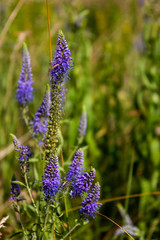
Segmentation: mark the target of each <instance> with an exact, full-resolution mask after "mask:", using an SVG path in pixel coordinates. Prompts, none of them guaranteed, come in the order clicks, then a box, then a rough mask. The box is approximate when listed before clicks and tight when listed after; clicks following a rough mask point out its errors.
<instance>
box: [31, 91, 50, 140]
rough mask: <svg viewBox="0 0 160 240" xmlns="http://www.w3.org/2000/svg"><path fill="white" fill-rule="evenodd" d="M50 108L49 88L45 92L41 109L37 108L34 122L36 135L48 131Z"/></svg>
mask: <svg viewBox="0 0 160 240" xmlns="http://www.w3.org/2000/svg"><path fill="white" fill-rule="evenodd" d="M49 108H50V91H49V89H47V91H46V92H45V95H44V98H43V101H42V104H41V106H40V107H39V109H38V110H37V112H36V114H35V118H34V122H33V130H34V134H33V135H34V136H35V137H37V136H38V135H41V134H43V136H44V137H45V134H46V132H47V124H48V116H49Z"/></svg>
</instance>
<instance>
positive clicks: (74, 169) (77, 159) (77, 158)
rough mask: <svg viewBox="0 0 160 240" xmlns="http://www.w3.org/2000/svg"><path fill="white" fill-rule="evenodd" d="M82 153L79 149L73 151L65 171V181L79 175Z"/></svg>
mask: <svg viewBox="0 0 160 240" xmlns="http://www.w3.org/2000/svg"><path fill="white" fill-rule="evenodd" d="M83 155H84V154H83V151H82V150H80V149H79V150H77V152H76V153H75V155H74V158H73V161H72V163H71V165H70V167H69V171H68V173H67V182H74V181H75V180H76V179H77V178H78V177H79V176H80V175H81V173H82V170H83V167H82V166H83V163H84V159H83Z"/></svg>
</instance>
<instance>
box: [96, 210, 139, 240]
mask: <svg viewBox="0 0 160 240" xmlns="http://www.w3.org/2000/svg"><path fill="white" fill-rule="evenodd" d="M96 213H97V214H99V215H100V216H102V217H104V218H107V219H108V220H109V221H111V222H112V223H114V224H115V225H116V226H117V227H119V228H120V229H122V231H124V232H125V233H126V234H127V235H128V236H129V237H130V238H131V239H132V240H135V239H134V238H133V237H132V236H131V235H130V234H129V233H128V232H127V231H126V230H125V229H124V228H122V227H121V226H120V225H119V224H118V223H116V222H115V221H113V220H112V219H111V218H109V217H107V216H106V215H103V214H102V213H99V212H96Z"/></svg>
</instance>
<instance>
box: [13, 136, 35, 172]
mask: <svg viewBox="0 0 160 240" xmlns="http://www.w3.org/2000/svg"><path fill="white" fill-rule="evenodd" d="M11 136H12V137H13V143H14V146H15V150H16V151H18V152H19V157H18V161H19V162H20V168H21V170H22V172H23V173H24V172H28V171H29V159H30V158H31V156H32V153H31V152H30V149H29V147H27V146H24V145H21V144H20V142H19V140H18V139H17V138H16V136H14V135H13V134H11Z"/></svg>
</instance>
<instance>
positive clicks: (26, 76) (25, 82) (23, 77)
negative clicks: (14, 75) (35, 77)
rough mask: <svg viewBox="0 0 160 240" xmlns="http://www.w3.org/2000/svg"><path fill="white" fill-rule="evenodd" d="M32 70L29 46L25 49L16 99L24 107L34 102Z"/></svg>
mask: <svg viewBox="0 0 160 240" xmlns="http://www.w3.org/2000/svg"><path fill="white" fill-rule="evenodd" d="M32 84H33V81H32V69H31V63H30V56H29V52H28V49H27V46H26V45H25V44H24V47H23V60H22V68H21V73H20V77H19V80H18V87H17V90H16V99H17V102H18V103H19V104H21V105H22V106H25V105H27V104H28V103H30V102H31V101H32V100H33V87H32Z"/></svg>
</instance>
